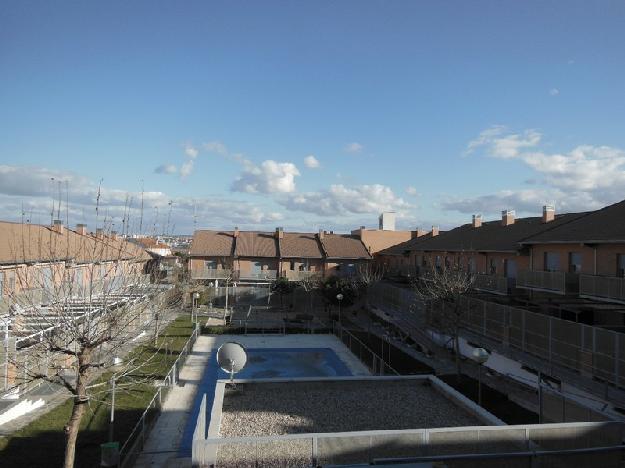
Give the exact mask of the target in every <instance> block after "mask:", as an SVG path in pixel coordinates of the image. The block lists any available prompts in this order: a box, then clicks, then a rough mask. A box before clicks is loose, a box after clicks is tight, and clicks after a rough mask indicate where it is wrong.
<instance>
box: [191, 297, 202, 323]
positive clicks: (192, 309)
mask: <svg viewBox="0 0 625 468" xmlns="http://www.w3.org/2000/svg"><path fill="white" fill-rule="evenodd" d="M199 298H200V293H198V292H194V293H193V304H192V306H191V322H192V323H193V313H194V312H195V308H196V307H197V300H198V299H199ZM195 320H196V321H197V312H195Z"/></svg>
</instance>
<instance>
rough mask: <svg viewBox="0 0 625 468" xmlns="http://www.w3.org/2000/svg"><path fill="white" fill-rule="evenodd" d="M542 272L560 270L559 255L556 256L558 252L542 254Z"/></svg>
mask: <svg viewBox="0 0 625 468" xmlns="http://www.w3.org/2000/svg"><path fill="white" fill-rule="evenodd" d="M543 270H544V271H559V270H560V255H558V252H545V253H544V254H543Z"/></svg>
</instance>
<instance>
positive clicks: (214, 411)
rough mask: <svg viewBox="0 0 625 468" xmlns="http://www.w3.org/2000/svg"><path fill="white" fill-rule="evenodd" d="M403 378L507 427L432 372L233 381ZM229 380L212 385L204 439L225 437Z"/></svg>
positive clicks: (402, 379)
mask: <svg viewBox="0 0 625 468" xmlns="http://www.w3.org/2000/svg"><path fill="white" fill-rule="evenodd" d="M398 380H401V381H406V380H429V381H430V383H431V384H432V386H433V387H434V388H436V390H437V391H438V393H439V394H440V395H441V396H444V397H445V398H447V399H448V400H450V401H451V402H452V403H453V404H454V405H456V406H459V407H461V408H463V409H464V410H465V411H467V412H468V413H469V414H471V415H472V416H473V417H475V418H476V419H478V420H480V421H482V422H484V423H486V424H487V425H489V426H507V424H506V423H505V422H503V421H502V420H501V419H499V418H498V417H497V416H495V415H493V414H492V413H491V412H490V411H487V410H486V409H485V408H483V407H481V406H479V405H478V404H477V403H475V402H474V401H472V400H471V399H469V398H467V397H466V396H464V395H463V394H462V393H460V392H459V391H457V390H455V389H454V388H453V387H451V386H449V385H447V384H446V383H445V382H443V381H442V380H440V379H439V378H438V377H436V376H435V375H432V374H425V375H424V374H421V375H388V376H379V375H371V376H359V375H357V376H347V377H297V378H274V379H234V380H233V381H232V382H234V384H235V385H236V384H242V385H243V384H246V383H252V384H262V383H289V382H298V383H300V382H353V381H377V382H379V381H398ZM229 383H230V380H229V379H218V380H217V383H216V388H215V397H214V399H213V405H212V408H211V420H210V424H209V426H208V430H207V438H219V439H226V438H227V437H219V429H220V427H221V416H222V410H223V403H224V396H225V389H226V385H227V384H229Z"/></svg>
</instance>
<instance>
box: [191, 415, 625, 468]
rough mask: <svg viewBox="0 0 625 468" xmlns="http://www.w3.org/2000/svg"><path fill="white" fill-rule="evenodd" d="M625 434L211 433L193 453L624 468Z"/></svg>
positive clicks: (582, 427) (482, 430)
mask: <svg viewBox="0 0 625 468" xmlns="http://www.w3.org/2000/svg"><path fill="white" fill-rule="evenodd" d="M623 435H624V425H623V423H619V422H585V423H560V424H530V425H518V426H475V427H445V428H432V429H407V430H377V431H355V432H337V433H309V434H287V435H281V436H260V437H231V438H217V437H211V438H206V439H204V440H202V439H199V438H198V439H195V440H194V441H193V460H194V462H195V463H197V466H215V467H217V468H226V467H227V468H230V467H240V466H328V465H352V464H363V465H370V464H386V463H401V462H405V463H409V462H410V463H423V462H431V461H439V462H443V463H445V462H448V463H450V465H449V466H456V464H455V463H454V461H455V460H458V461H460V460H467V461H468V462H469V465H464V464H463V465H462V466H572V464H574V465H575V466H576V467H577V468H596V467H598V466H601V467H606V468H607V467H614V468H617V467H620V466H621V465H620V460H621V457H622V455H623V453H624V449H625V446H624V445H623ZM488 459H496V461H495V462H494V463H493V462H490V463H489V460H488ZM461 463H462V462H461Z"/></svg>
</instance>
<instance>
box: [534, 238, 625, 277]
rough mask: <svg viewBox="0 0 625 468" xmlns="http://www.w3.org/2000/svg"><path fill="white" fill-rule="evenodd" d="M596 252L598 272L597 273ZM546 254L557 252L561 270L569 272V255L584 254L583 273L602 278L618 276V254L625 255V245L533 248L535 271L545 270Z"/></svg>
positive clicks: (570, 245)
mask: <svg viewBox="0 0 625 468" xmlns="http://www.w3.org/2000/svg"><path fill="white" fill-rule="evenodd" d="M595 250H596V271H595ZM545 252H556V253H557V254H558V257H559V262H560V270H561V271H568V270H569V253H570V252H579V253H581V254H582V271H581V272H582V273H584V274H588V275H593V274H597V275H600V276H615V275H616V261H617V260H616V259H617V255H618V254H624V255H625V244H604V245H598V246H597V247H596V248H594V247H590V246H586V245H583V244H543V245H533V246H532V259H533V269H534V270H538V271H540V270H543V269H544V254H545Z"/></svg>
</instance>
